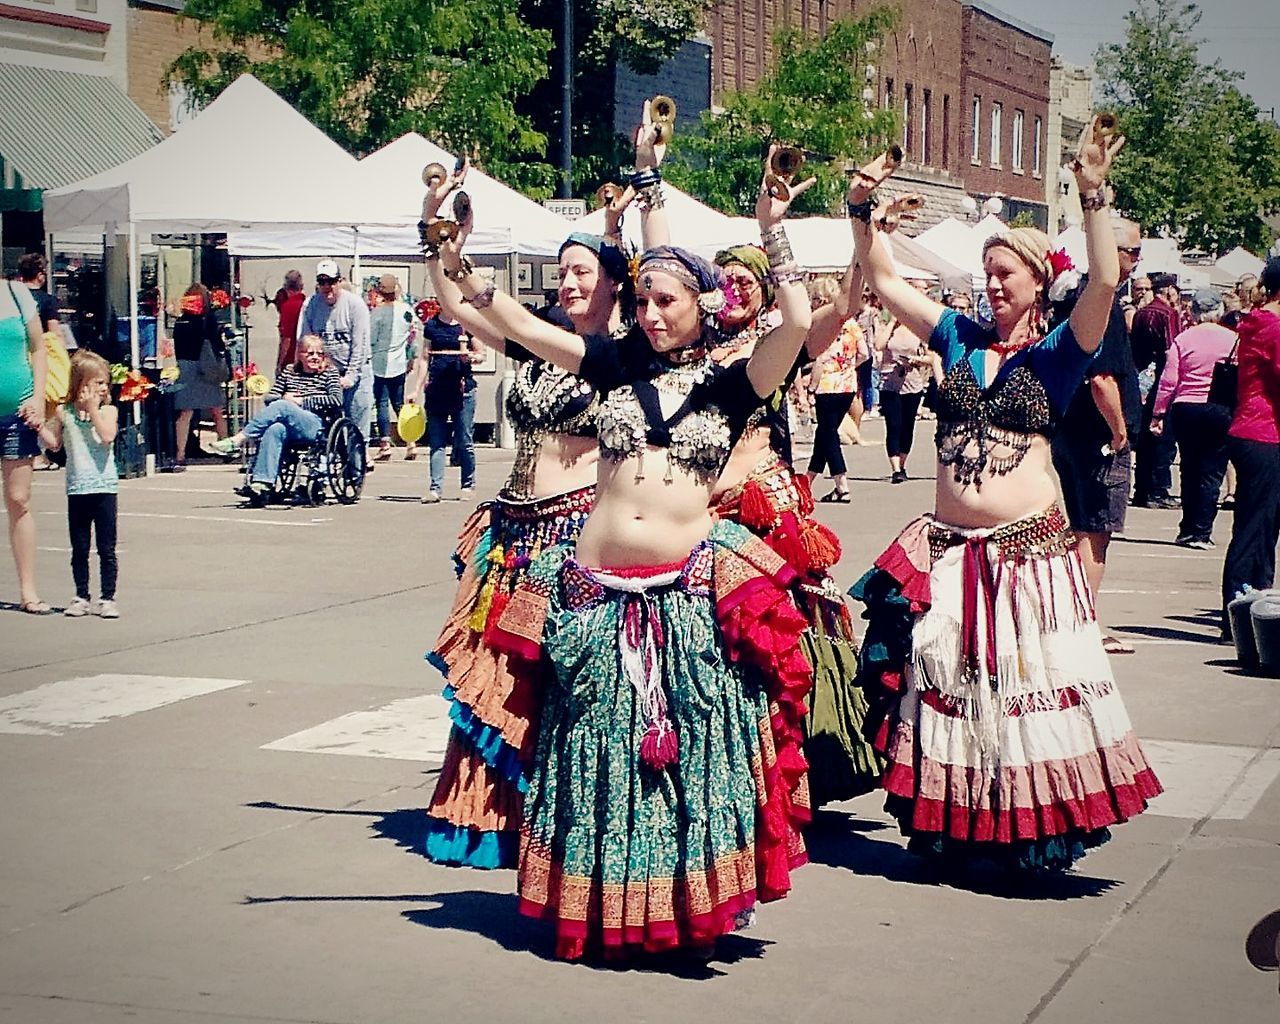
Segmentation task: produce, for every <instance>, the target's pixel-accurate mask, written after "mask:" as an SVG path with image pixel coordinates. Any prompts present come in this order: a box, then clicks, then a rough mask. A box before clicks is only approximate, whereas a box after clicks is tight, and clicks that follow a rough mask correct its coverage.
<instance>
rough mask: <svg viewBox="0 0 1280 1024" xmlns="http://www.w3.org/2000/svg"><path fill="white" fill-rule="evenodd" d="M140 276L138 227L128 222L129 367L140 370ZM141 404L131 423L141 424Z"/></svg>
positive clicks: (138, 403)
mask: <svg viewBox="0 0 1280 1024" xmlns="http://www.w3.org/2000/svg"><path fill="white" fill-rule="evenodd" d="M140 277H141V274H140V272H139V268H138V225H137V224H135V223H134V222H133V221H129V366H130V368H131V369H134V370H137V369H139V368H140V366H141V363H142V360H141V359H140V358H139V353H138V286H139V278H140ZM141 407H142V403H141V402H134V403H133V422H134V425H135V426H136V425H137V424H139V423H141V422H142V408H141Z"/></svg>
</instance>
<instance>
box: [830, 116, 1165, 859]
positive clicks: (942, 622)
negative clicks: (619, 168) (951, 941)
mask: <svg viewBox="0 0 1280 1024" xmlns="http://www.w3.org/2000/svg"><path fill="white" fill-rule="evenodd" d="M1123 144H1124V140H1123V138H1122V137H1121V138H1114V139H1113V138H1111V136H1110V134H1109V133H1108V131H1107V129H1106V128H1104V127H1103V124H1102V121H1101V119H1099V118H1093V119H1091V122H1090V124H1089V125H1087V126H1086V128H1085V131H1084V133H1083V134H1082V136H1081V139H1080V145H1079V150H1078V155H1077V157H1076V159H1075V161H1074V169H1075V177H1076V181H1077V183H1078V184H1079V186H1080V196H1081V200H1082V202H1081V205H1082V207H1083V209H1084V230H1085V236H1086V239H1087V243H1088V251H1089V271H1090V273H1089V280H1088V283H1087V284H1086V285H1085V287H1084V289H1083V290H1082V292H1081V293H1080V297H1079V299H1078V300H1077V302H1076V304H1075V308H1074V310H1073V311H1072V313H1071V317H1070V319H1069V320H1067V321H1063V322H1062V323H1060V324H1058V325H1057V326H1056V327H1054V328H1053V329H1052V330H1047V328H1046V323H1045V313H1046V310H1047V308H1048V303H1049V302H1050V300H1057V299H1059V298H1060V297H1061V295H1060V292H1061V291H1063V290H1065V288H1067V287H1070V286H1073V285H1074V284H1075V281H1073V280H1071V277H1072V271H1071V268H1070V267H1069V266H1068V264H1069V261H1068V260H1066V259H1065V257H1064V255H1063V254H1062V253H1060V252H1056V253H1052V252H1050V251H1049V241H1048V239H1047V238H1046V237H1045V236H1044V235H1043V234H1042V233H1041V232H1039V231H1036V230H1034V229H1030V228H1016V229H1012V230H1008V231H1005V232H1002V233H1000V234H998V235H995V236H993V237H992V238H990V239H988V240H987V242H986V244H985V245H984V246H983V266H984V267H985V270H986V275H987V299H988V301H989V302H990V305H991V311H992V316H993V319H994V325H993V327H992V328H991V329H987V328H984V327H983V326H982V325H981V324H979V323H977V322H975V321H973V320H970V319H969V318H968V317H965V316H963V315H961V314H959V313H957V312H956V311H955V310H953V309H947V308H946V307H944V306H942V305H941V304H940V303H938V302H935V301H934V300H933V299H931V298H930V297H929V296H928V295H925V294H923V293H921V292H919V291H916V290H915V289H914V288H912V287H911V286H910V285H909V284H908V283H907V282H905V281H904V280H902V278H901V277H899V276H898V274H897V273H896V272H895V270H894V268H893V262H892V259H891V257H890V256H889V254H888V252H887V250H886V248H885V245H884V240H883V239H881V238H880V237H879V232H878V229H877V226H876V224H875V222H874V218H873V216H872V203H871V200H870V197H869V188H868V186H867V184H866V183H865V182H864V181H863V180H862V179H856V180H855V181H854V182H853V184H852V185H851V186H850V190H849V216H850V219H851V222H852V224H853V228H854V240H855V246H856V250H857V255H858V258H859V259H860V260H861V263H862V266H863V268H864V269H865V271H866V274H867V278H868V281H869V283H870V285H871V287H872V289H873V290H874V291H875V293H876V294H877V295H879V296H880V298H881V300H882V301H883V302H884V305H885V308H887V309H888V310H889V311H890V312H891V313H892V314H893V315H894V316H895V317H897V319H898V320H899V321H901V322H902V323H903V325H904V326H905V327H906V328H907V329H908V330H910V331H912V332H913V333H914V334H915V335H917V336H918V337H920V338H927V339H928V344H929V346H930V348H931V349H932V350H933V351H935V352H936V353H938V355H939V356H940V357H941V360H942V367H943V369H944V371H945V376H944V379H943V381H942V383H941V385H940V386H939V389H938V400H937V408H936V412H937V417H938V424H937V444H938V471H937V483H936V494H935V511H934V512H933V514H932V515H926V516H922V517H920V518H919V519H917V520H915V521H914V522H913V523H911V524H910V525H908V526H907V528H906V529H905V530H904V531H903V532H902V533H901V534H900V535H899V536H898V537H897V539H896V540H894V542H893V543H892V544H891V545H890V547H889V548H888V550H886V551H885V552H884V553H883V554H882V555H880V557H879V558H878V559H876V563H875V568H873V569H872V570H871V571H870V572H868V573H867V574H866V575H865V576H863V578H862V579H861V580H860V581H859V582H858V583H857V584H856V585H855V587H854V589H853V593H854V595H855V596H856V597H858V598H859V599H860V600H862V601H865V602H866V604H867V606H868V610H867V614H866V619H867V630H866V635H865V636H864V638H863V653H862V664H861V680H862V683H863V685H864V686H865V687H866V688H867V689H868V690H869V691H870V692H872V693H873V695H874V696H873V697H872V706H873V715H872V716H871V717H870V718H869V721H868V725H869V727H870V728H869V732H868V735H869V736H870V737H872V738H873V739H874V740H875V742H876V745H877V748H878V749H879V750H880V751H881V752H882V753H883V754H884V756H885V758H886V760H887V767H886V769H885V774H884V787H885V791H886V793H887V803H886V806H887V809H888V810H889V811H890V812H891V813H892V814H893V815H894V817H896V818H897V820H898V824H899V827H900V828H901V829H902V831H903V833H904V834H905V835H906V836H908V838H909V842H908V848H909V849H910V850H912V851H914V852H915V853H918V854H920V855H923V856H927V857H931V858H935V859H938V860H941V861H943V862H946V863H958V862H964V861H967V860H970V859H986V860H992V861H995V862H996V863H997V864H1000V865H1003V866H1005V867H1009V868H1014V869H1023V870H1030V871H1035V872H1044V871H1053V870H1065V869H1067V868H1069V867H1070V866H1071V865H1072V863H1073V862H1074V861H1075V860H1076V859H1077V858H1079V857H1081V856H1083V855H1084V853H1085V851H1086V850H1088V849H1089V848H1091V847H1094V846H1097V845H1099V844H1100V843H1103V842H1105V841H1106V840H1107V838H1108V837H1109V835H1110V833H1109V831H1108V829H1109V827H1110V826H1112V825H1115V824H1118V823H1120V822H1123V821H1127V820H1128V819H1129V818H1131V817H1133V816H1134V815H1136V814H1139V813H1140V812H1142V811H1143V810H1144V809H1145V808H1146V806H1147V801H1148V800H1150V799H1151V798H1152V797H1154V796H1155V795H1156V794H1158V793H1159V792H1160V783H1159V782H1158V781H1157V780H1156V777H1155V774H1154V773H1153V772H1152V770H1151V767H1150V765H1149V764H1148V763H1147V760H1146V757H1145V756H1144V754H1143V752H1142V749H1141V747H1140V746H1139V744H1138V741H1137V739H1136V737H1135V736H1134V734H1133V730H1132V727H1131V726H1130V724H1129V717H1128V714H1127V712H1126V711H1125V707H1124V702H1123V701H1122V700H1121V698H1120V694H1119V692H1118V690H1117V689H1116V684H1115V680H1114V678H1113V677H1112V673H1111V666H1110V664H1109V663H1108V661H1107V655H1106V653H1105V651H1104V650H1103V646H1102V634H1101V632H1100V631H1099V629H1098V622H1097V618H1096V616H1095V614H1094V605H1093V594H1092V593H1091V592H1090V590H1089V585H1088V582H1087V579H1086V577H1085V572H1084V567H1083V564H1082V562H1081V560H1080V554H1079V551H1078V550H1077V542H1076V540H1075V538H1074V535H1073V534H1072V533H1071V532H1070V530H1069V529H1068V528H1067V522H1066V518H1065V516H1064V515H1063V513H1062V510H1061V509H1060V508H1059V506H1058V503H1057V494H1058V484H1057V479H1056V478H1055V476H1054V472H1053V464H1052V460H1051V458H1050V439H1051V438H1052V436H1053V435H1054V433H1055V432H1056V431H1057V429H1058V427H1059V424H1060V423H1061V420H1062V415H1063V413H1064V412H1065V410H1066V408H1067V405H1068V404H1069V402H1070V401H1071V397H1072V395H1073V394H1074V392H1075V390H1076V388H1077V387H1078V386H1079V384H1080V382H1081V381H1082V380H1083V378H1084V375H1085V372H1086V370H1087V368H1088V366H1089V363H1090V361H1091V360H1092V358H1093V355H1094V353H1095V352H1097V350H1098V346H1099V345H1100V344H1101V341H1102V335H1103V332H1104V331H1105V330H1106V326H1107V322H1108V319H1109V317H1110V313H1111V307H1112V303H1113V301H1114V291H1115V287H1116V283H1117V281H1118V280H1119V275H1120V266H1119V262H1118V258H1117V255H1116V243H1115V238H1114V236H1113V234H1112V228H1111V219H1110V213H1109V211H1108V209H1107V189H1106V175H1107V172H1108V171H1109V170H1110V168H1111V163H1112V160H1113V159H1114V157H1115V155H1116V154H1117V153H1118V152H1119V150H1120V147H1121V146H1122V145H1123Z"/></svg>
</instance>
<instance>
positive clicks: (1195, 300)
mask: <svg viewBox="0 0 1280 1024" xmlns="http://www.w3.org/2000/svg"><path fill="white" fill-rule="evenodd" d="M1221 308H1222V296H1221V295H1219V294H1218V293H1217V292H1216V291H1214V290H1213V289H1212V288H1199V289H1197V290H1196V293H1195V294H1194V295H1193V296H1191V312H1193V313H1196V314H1197V315H1203V314H1205V313H1212V312H1213V311H1214V310H1215V309H1221Z"/></svg>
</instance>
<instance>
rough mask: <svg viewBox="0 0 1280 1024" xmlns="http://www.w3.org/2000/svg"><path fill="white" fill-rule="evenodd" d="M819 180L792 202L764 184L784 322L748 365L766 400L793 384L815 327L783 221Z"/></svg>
mask: <svg viewBox="0 0 1280 1024" xmlns="http://www.w3.org/2000/svg"><path fill="white" fill-rule="evenodd" d="M776 148H777V147H775V146H770V147H769V156H768V157H766V158H765V174H768V169H769V159H770V158H771V157H772V156H773V153H774V150H775V149H776ZM817 180H818V179H817V178H808V179H806V180H805V181H802V182H800V183H799V184H797V185H792V186H791V188H790V195H789V197H788V198H787V199H779V198H778V197H777V196H776V195H774V194H773V192H772V190H771V189H769V188H768V186H767V185H766V184H765V181H764V178H763V177H762V178H761V182H760V194H759V196H758V197H757V199H756V220H757V222H758V223H759V224H760V241H761V242H762V243H763V245H764V251H765V254H766V255H767V256H768V257H769V272H770V273H771V274H772V275H773V276H774V278H775V279H776V281H777V287H776V289H775V294H776V302H777V308H778V312H779V314H781V316H782V322H781V323H779V324H778V326H777V327H775V328H774V329H773V330H771V331H770V332H769V333H768V334H766V335H765V336H764V337H763V338H761V339H760V340H759V341H758V342H757V343H756V346H755V348H754V349H753V350H752V353H751V356H750V357H749V358H748V359H747V377H748V379H749V380H750V381H751V386H752V388H754V389H755V393H756V394H757V395H759V396H760V397H762V398H763V397H765V396H767V395H770V394H772V393H773V392H774V391H776V390H777V388H778V387H779V386H780V385H781V384H782V383H783V382H784V381H785V380H786V379H787V376H788V374H790V372H791V367H792V366H793V365H794V364H795V361H796V356H797V355H799V353H800V346H801V345H803V344H804V341H805V337H806V335H808V333H809V327H810V325H811V323H812V321H813V313H812V311H811V310H810V309H809V294H808V292H806V291H805V288H804V284H803V278H804V275H803V274H802V273H801V272H800V267H799V266H798V265H797V263H796V261H795V257H794V256H793V255H792V253H791V244H790V242H788V241H787V233H786V229H785V228H784V227H783V224H782V218H783V217H785V216H786V213H787V210H788V209H789V208H790V206H791V202H792V200H794V199H796V198H797V197H798V196H801V195H803V194H804V193H805V192H806V191H808V190H809V189H810V188H812V187H813V185H814V183H815V182H816V181H817Z"/></svg>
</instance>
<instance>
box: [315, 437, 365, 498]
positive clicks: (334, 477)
mask: <svg viewBox="0 0 1280 1024" xmlns="http://www.w3.org/2000/svg"><path fill="white" fill-rule="evenodd" d="M325 472H326V473H327V474H328V477H329V490H330V491H331V492H332V494H333V496H334V497H335V498H336V499H337V500H338V501H340V502H341V503H342V504H343V505H351V504H354V503H355V502H356V501H358V500H359V498H360V492H361V490H363V489H364V474H365V450H364V436H363V435H362V434H361V433H360V431H359V430H357V429H356V425H355V423H353V422H352V421H351V420H349V419H347V418H346V417H345V416H344V417H342V419H340V420H338V421H337V422H336V423H334V425H333V426H332V427H330V428H329V439H328V441H327V442H326V444H325Z"/></svg>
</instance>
